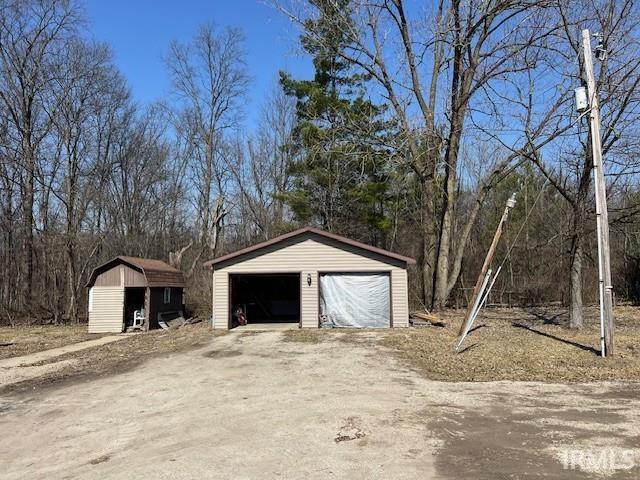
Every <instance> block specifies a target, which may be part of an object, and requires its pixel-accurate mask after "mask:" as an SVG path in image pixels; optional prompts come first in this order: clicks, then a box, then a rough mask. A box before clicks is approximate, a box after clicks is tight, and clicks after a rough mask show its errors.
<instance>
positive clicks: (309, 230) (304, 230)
mask: <svg viewBox="0 0 640 480" xmlns="http://www.w3.org/2000/svg"><path fill="white" fill-rule="evenodd" d="M305 233H311V234H314V235H318V236H321V237H324V238H329V239H331V240H335V241H337V242H340V243H344V244H346V245H350V246H352V247H356V248H359V249H361V250H365V251H368V252H373V253H376V254H378V255H381V256H383V257H387V258H390V259H393V260H399V261H401V262H405V263H407V264H414V263H416V261H415V260H414V259H413V258H411V257H405V256H404V255H399V254H397V253H393V252H390V251H389V250H384V249H382V248H378V247H373V246H371V245H367V244H366V243H362V242H357V241H355V240H351V239H350V238H347V237H343V236H341V235H336V234H335V233H330V232H325V231H324V230H320V229H319V228H313V227H305V228H300V229H299V230H294V231H293V232H289V233H285V234H284V235H280V236H279V237H275V238H272V239H271V240H267V241H266V242H261V243H258V244H256V245H252V246H250V247H247V248H243V249H241V250H237V251H235V252H232V253H229V254H227V255H222V256H221V257H218V258H214V259H212V260H209V261H207V262H205V263H204V266H205V267H212V266H214V265H216V264H218V263H220V262H224V261H226V260H231V259H232V258H236V257H240V256H242V255H245V254H247V253H251V252H255V251H257V250H261V249H263V248H266V247H269V246H271V245H275V244H277V243H280V242H282V241H284V240H288V239H290V238H294V237H297V236H300V235H303V234H305Z"/></svg>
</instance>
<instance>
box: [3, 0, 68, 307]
mask: <svg viewBox="0 0 640 480" xmlns="http://www.w3.org/2000/svg"><path fill="white" fill-rule="evenodd" d="M76 22H77V18H76V16H75V13H74V9H73V7H72V5H71V3H70V2H69V1H67V0H45V1H41V2H31V1H27V0H14V1H9V2H5V3H4V4H3V6H2V8H0V102H1V103H2V106H3V111H4V112H5V113H6V114H7V117H8V119H9V124H8V125H7V127H8V129H9V130H10V137H12V138H13V139H15V147H14V148H15V150H14V151H15V153H16V157H15V161H16V162H17V165H18V166H19V169H20V176H19V182H20V196H21V198H20V204H21V207H22V208H21V255H20V268H19V270H18V272H17V273H18V277H19V278H20V292H21V295H20V296H19V297H18V300H19V302H20V305H19V306H21V307H23V308H24V307H26V306H27V305H28V304H30V303H31V300H32V294H33V291H32V285H33V252H34V204H35V196H36V174H37V170H38V149H39V148H40V146H41V143H42V141H43V139H44V138H45V137H46V135H47V133H48V130H49V127H50V124H49V123H48V122H47V120H46V114H45V108H46V103H47V102H48V101H49V100H50V99H49V98H48V95H47V93H48V88H49V86H50V85H51V82H52V80H53V78H52V75H51V73H52V72H51V69H50V65H51V62H52V58H55V56H56V55H59V54H60V49H61V47H62V45H63V44H64V40H65V38H66V37H67V36H68V35H69V34H71V33H72V32H73V30H74V28H75V25H76Z"/></svg>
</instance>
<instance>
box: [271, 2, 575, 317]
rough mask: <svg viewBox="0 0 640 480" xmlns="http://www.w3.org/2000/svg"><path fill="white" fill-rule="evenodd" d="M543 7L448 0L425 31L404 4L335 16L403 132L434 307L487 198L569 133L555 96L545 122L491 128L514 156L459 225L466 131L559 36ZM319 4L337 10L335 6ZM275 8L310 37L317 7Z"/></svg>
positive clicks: (536, 118)
mask: <svg viewBox="0 0 640 480" xmlns="http://www.w3.org/2000/svg"><path fill="white" fill-rule="evenodd" d="M547 3H548V2H544V1H539V0H538V1H534V0H529V1H527V0H522V1H491V2H486V1H471V2H460V1H458V0H451V1H448V2H446V1H444V0H443V1H440V2H438V3H437V5H435V8H434V9H433V10H432V11H428V12H425V17H427V18H429V20H430V22H431V23H430V24H428V25H429V28H427V29H425V28H424V27H423V26H422V25H423V24H422V23H421V22H420V21H418V19H415V18H413V19H412V18H410V16H409V15H408V14H407V11H406V9H405V5H404V2H403V1H402V0H387V1H383V2H378V3H371V2H368V1H354V2H352V4H351V5H350V8H348V9H341V10H340V11H339V12H337V13H339V14H340V15H338V16H337V17H338V20H336V27H337V28H343V29H344V31H345V33H346V34H347V35H348V36H349V39H350V42H351V43H350V45H349V46H348V47H347V48H345V49H344V50H343V51H340V52H338V53H339V54H340V55H341V56H342V58H343V59H344V60H346V61H348V62H350V63H351V64H352V65H353V66H354V68H357V69H359V70H361V71H362V72H363V73H365V74H367V75H368V76H370V77H371V78H372V80H373V81H374V82H375V83H376V85H377V88H378V89H377V91H376V93H378V94H379V95H380V96H381V97H382V98H384V99H385V100H386V101H387V102H388V103H389V105H390V106H391V108H392V111H393V113H394V115H395V117H396V118H397V120H398V122H399V124H400V126H401V135H400V138H399V139H398V144H397V146H396V148H397V149H398V150H399V151H401V152H403V156H404V158H405V159H406V160H405V161H406V164H407V165H408V166H409V167H410V168H411V169H412V171H413V174H414V176H415V178H416V179H417V182H418V184H419V185H420V196H421V200H422V203H421V210H422V211H421V218H422V222H421V223H422V231H421V236H422V239H421V240H422V252H421V254H422V255H421V257H422V258H421V259H420V270H421V275H420V277H421V280H422V297H423V301H424V303H425V304H427V305H432V306H433V307H434V308H442V307H443V306H444V304H445V302H446V300H447V298H448V296H449V294H450V292H451V290H452V289H453V287H454V286H455V283H456V281H457V279H458V276H459V273H460V266H461V263H462V256H463V253H464V250H465V246H466V245H467V242H468V240H469V235H470V232H471V227H472V225H473V224H474V223H475V221H476V219H477V216H478V214H479V212H480V207H481V205H482V203H483V200H484V198H485V197H486V194H487V192H488V191H489V190H490V189H491V188H493V187H494V186H495V184H496V182H497V181H498V180H499V179H500V178H501V177H502V174H503V172H504V170H505V169H506V168H507V167H508V166H509V165H511V164H512V163H513V162H514V161H516V160H517V159H520V158H522V155H523V154H524V153H525V152H527V151H531V150H536V149H539V148H542V147H543V146H544V145H546V144H547V143H548V142H549V141H550V138H551V137H555V136H557V135H560V134H561V133H562V131H563V128H566V127H562V126H559V125H558V123H557V122H556V120H557V118H556V116H555V112H556V110H557V108H558V106H559V104H560V103H561V102H560V100H559V99H558V97H556V98H554V99H552V100H551V101H550V102H549V104H548V107H549V108H548V111H547V112H546V113H545V115H533V114H530V115H528V116H527V115H524V116H523V119H521V120H522V121H521V123H520V125H519V127H520V128H519V131H517V130H513V131H511V132H510V133H508V134H497V133H496V132H495V130H493V131H492V133H491V137H497V138H492V140H494V141H498V142H499V143H500V142H505V143H508V144H509V147H510V148H508V149H505V152H506V153H505V156H504V157H503V158H500V159H497V160H496V161H494V162H492V163H491V165H487V166H486V167H487V168H486V175H485V176H484V177H483V178H482V179H481V180H480V181H479V182H478V185H477V188H476V189H475V190H476V201H475V202H474V206H473V208H472V209H471V211H470V212H469V215H466V216H465V217H464V219H463V220H464V223H463V224H462V225H459V223H460V220H461V218H460V217H458V216H457V214H456V203H457V202H456V199H457V190H458V188H459V180H460V178H461V173H462V165H461V164H460V162H459V155H460V147H461V145H462V144H463V142H464V141H465V133H466V132H467V130H469V126H470V125H475V124H476V123H479V124H484V125H481V126H480V128H479V129H478V130H481V131H487V130H488V128H487V126H488V124H489V123H490V122H488V121H487V119H486V116H487V113H486V112H484V111H482V110H477V108H478V107H479V106H480V104H481V102H482V101H483V100H486V98H487V97H489V96H490V95H491V94H495V90H494V88H495V87H494V85H495V84H499V83H505V82H508V81H509V79H511V78H512V77H514V78H517V77H518V76H519V75H520V74H521V72H525V71H529V70H533V69H534V68H535V67H536V59H537V56H538V51H539V48H540V44H541V43H542V42H543V41H544V40H545V39H546V38H547V37H548V36H549V35H550V33H551V32H553V31H554V29H555V28H556V26H555V24H554V23H553V22H549V19H548V16H547V15H546V9H547ZM322 4H323V5H324V6H325V8H335V9H336V10H338V5H337V3H336V2H335V1H333V0H326V1H325V2H322ZM313 5H315V4H313ZM277 7H278V8H279V9H280V10H281V11H283V12H284V13H285V14H286V15H288V16H289V18H291V19H292V20H293V21H294V22H295V23H297V24H298V25H299V26H300V28H302V29H305V33H306V34H308V35H313V34H314V32H313V31H309V29H308V25H309V24H310V23H309V22H306V21H305V19H306V18H310V17H312V16H313V15H315V14H316V12H315V7H313V6H310V7H303V6H301V5H300V2H296V1H290V2H278V3H277ZM315 33H319V32H315ZM317 40H318V41H321V35H319V34H318V35H317ZM398 52H399V53H398ZM425 72H427V76H426V78H425V77H423V75H424V74H425ZM505 99H506V97H505ZM521 107H522V108H524V109H526V108H528V105H521ZM507 111H509V110H507ZM529 111H530V112H532V111H533V110H529ZM504 113H505V112H504V111H501V110H499V109H494V111H492V112H491V114H492V115H497V116H500V115H503V114H504ZM457 230H458V233H457V234H456V233H455V232H456V231H457ZM455 238H457V239H458V241H457V243H455V244H454V241H453V240H454V239H455Z"/></svg>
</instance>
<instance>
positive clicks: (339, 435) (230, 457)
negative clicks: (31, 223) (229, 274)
mask: <svg viewBox="0 0 640 480" xmlns="http://www.w3.org/2000/svg"><path fill="white" fill-rule="evenodd" d="M282 336H283V334H282V333H281V332H262V333H253V332H252V333H251V334H238V333H235V334H234V333H231V334H229V335H226V336H223V337H217V338H215V339H213V340H212V341H211V343H210V344H209V345H207V347H205V348H200V349H198V350H192V351H190V352H187V353H180V354H174V355H171V356H168V357H166V358H161V359H153V360H150V361H149V362H147V363H145V364H143V365H142V366H140V367H138V368H136V369H134V370H131V371H128V372H126V373H121V374H119V375H113V376H107V377H99V378H96V379H93V380H91V381H86V380H85V381H82V382H78V383H75V384H68V385H65V386H62V387H59V388H57V389H51V390H48V391H43V392H36V393H34V394H30V395H26V396H21V397H2V398H0V431H1V432H2V435H0V458H2V463H3V465H2V472H3V473H2V477H3V478H10V479H13V478H15V479H17V478H30V479H36V478H47V479H54V478H83V479H92V478H95V479H104V478H121V479H136V478H145V479H149V478H153V479H182V478H184V479H187V478H220V479H229V478H234V479H271V478H273V479H276V478H281V479H297V478H300V479H305V480H309V479H326V478H336V479H342V478H350V479H376V478H379V479H404V478H407V479H414V478H415V479H418V478H420V479H429V478H439V479H461V478H469V479H483V478H486V479H496V478H539V476H541V475H542V474H544V475H545V476H546V478H566V479H575V478H602V475H611V476H612V478H638V474H639V472H640V470H638V467H637V466H636V464H637V462H635V460H634V459H635V458H636V456H637V459H638V460H639V461H640V455H637V454H638V452H640V444H639V441H638V438H639V437H638V433H639V432H638V429H639V420H640V400H639V399H638V395H637V386H636V385H635V384H613V383H611V384H602V383H601V384H592V385H572V386H566V385H545V384H539V383H514V382H493V383H479V384H470V383H442V382H431V381H428V380H425V379H424V378H422V377H421V376H420V375H419V374H418V373H416V372H414V371H412V370H411V369H408V368H407V367H406V366H405V365H403V364H400V363H398V361H396V360H395V358H394V357H393V356H392V355H391V354H390V353H389V352H388V351H386V350H383V349H382V348H381V347H378V346H376V345H375V340H376V338H375V335H372V336H370V337H363V341H362V342H363V343H360V344H352V343H348V342H343V341H338V340H335V339H333V340H329V341H324V342H321V343H318V344H312V343H296V342H284V341H282ZM603 449H604V450H603ZM602 451H606V452H609V451H610V452H613V453H612V455H614V456H615V455H618V454H619V455H621V457H620V458H617V457H616V458H615V459H614V461H612V462H609V464H605V463H606V462H600V461H597V462H596V461H591V460H590V459H591V457H588V456H587V457H584V456H583V457H579V455H578V456H576V455H577V454H576V452H578V453H579V452H587V454H589V453H590V452H595V453H599V452H602ZM622 455H624V457H623V456H622ZM630 459H632V460H630ZM568 460H570V462H569V463H567V461H568ZM587 460H589V461H587Z"/></svg>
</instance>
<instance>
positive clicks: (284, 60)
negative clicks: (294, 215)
mask: <svg viewBox="0 0 640 480" xmlns="http://www.w3.org/2000/svg"><path fill="white" fill-rule="evenodd" d="M85 8H86V11H85V13H86V17H87V20H88V22H89V25H88V29H89V30H90V32H91V33H92V35H93V36H94V37H95V38H96V40H100V41H105V42H107V43H109V44H110V45H111V47H112V49H113V53H114V56H115V63H116V65H117V66H118V67H119V68H120V70H121V71H122V73H123V74H124V76H125V77H126V78H127V81H128V83H129V86H130V88H131V90H132V92H133V96H134V98H135V99H136V100H137V101H138V102H140V103H142V104H146V103H150V102H153V101H154V100H158V99H162V98H166V96H167V93H168V91H169V87H170V84H169V80H168V76H167V73H166V69H165V65H164V63H163V60H162V58H163V55H165V54H166V52H167V51H168V47H169V43H170V42H171V40H174V39H175V40H178V41H181V42H187V41H189V40H190V39H191V38H192V37H193V35H194V34H195V32H196V30H197V29H198V27H199V26H200V25H201V24H203V23H207V22H213V23H214V24H215V25H216V26H217V27H225V26H235V27H240V28H241V29H242V30H243V31H244V33H245V36H246V44H245V50H246V52H247V64H248V66H249V74H250V75H251V77H252V79H253V80H252V85H251V89H250V91H249V96H248V99H247V105H246V119H245V128H246V129H247V130H248V131H252V130H254V128H255V126H256V123H257V122H258V120H259V115H260V114H259V112H260V108H261V105H262V102H263V99H264V98H265V96H268V95H269V93H270V92H271V91H272V89H273V88H274V84H276V83H277V74H278V71H279V70H287V71H289V72H292V73H293V74H294V76H296V77H304V78H308V77H310V76H311V75H312V72H313V68H312V64H311V61H310V59H308V58H302V57H301V56H300V53H299V48H298V42H297V40H298V33H297V31H296V30H295V29H294V28H293V26H292V25H291V23H290V22H289V21H288V20H287V19H286V18H285V17H284V16H283V15H282V14H281V13H279V12H278V11H276V10H275V9H274V8H273V7H272V6H271V5H270V4H267V3H266V2H264V1H261V0H208V1H207V0H180V1H170V0H156V1H153V0H128V1H127V0H86V3H85Z"/></svg>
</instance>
